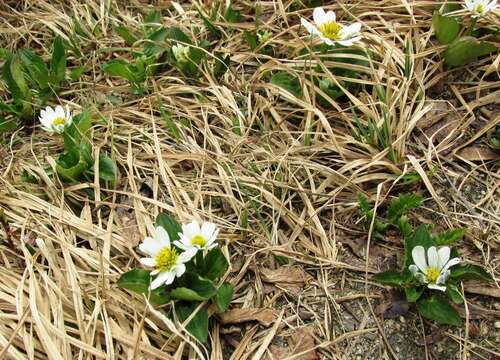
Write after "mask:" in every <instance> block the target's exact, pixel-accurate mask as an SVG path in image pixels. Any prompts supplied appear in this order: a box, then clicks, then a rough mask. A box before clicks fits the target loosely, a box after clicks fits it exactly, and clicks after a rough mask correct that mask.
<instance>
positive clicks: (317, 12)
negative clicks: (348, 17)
mask: <svg viewBox="0 0 500 360" xmlns="http://www.w3.org/2000/svg"><path fill="white" fill-rule="evenodd" d="M313 20H314V25H313V24H311V23H310V22H309V21H307V20H306V19H304V18H301V19H300V22H301V24H302V26H304V27H305V28H306V30H307V31H308V32H309V33H310V34H311V35H314V36H318V37H319V38H320V39H321V41H323V42H324V43H325V44H327V45H334V44H335V43H338V44H340V45H343V46H352V45H353V44H354V43H355V42H357V41H359V40H361V34H360V31H361V23H359V22H356V23H354V24H351V25H349V26H344V25H342V24H340V23H338V22H337V18H336V16H335V13H334V12H333V11H328V12H325V10H323V8H321V7H317V8H315V9H314V11H313Z"/></svg>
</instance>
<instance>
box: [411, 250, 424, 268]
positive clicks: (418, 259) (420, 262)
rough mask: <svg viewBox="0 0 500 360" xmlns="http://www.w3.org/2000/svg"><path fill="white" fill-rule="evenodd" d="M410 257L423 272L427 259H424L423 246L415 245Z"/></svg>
mask: <svg viewBox="0 0 500 360" xmlns="http://www.w3.org/2000/svg"><path fill="white" fill-rule="evenodd" d="M411 257H412V258H413V262H414V263H415V265H417V266H418V268H419V269H420V270H421V271H423V272H425V271H426V270H427V261H426V260H425V249H424V247H423V246H420V245H419V246H415V247H414V248H413V250H412V251H411Z"/></svg>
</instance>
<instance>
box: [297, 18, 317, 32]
mask: <svg viewBox="0 0 500 360" xmlns="http://www.w3.org/2000/svg"><path fill="white" fill-rule="evenodd" d="M300 23H301V24H302V26H303V27H305V28H306V30H307V31H308V32H309V34H311V35H318V36H319V35H321V32H320V31H319V30H318V29H316V27H315V26H314V25H313V24H311V23H310V22H309V21H307V20H306V19H300Z"/></svg>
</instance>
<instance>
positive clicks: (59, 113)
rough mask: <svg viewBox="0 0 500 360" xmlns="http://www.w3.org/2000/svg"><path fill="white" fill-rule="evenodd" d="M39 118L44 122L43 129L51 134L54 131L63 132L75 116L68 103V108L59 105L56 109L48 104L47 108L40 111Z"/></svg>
mask: <svg viewBox="0 0 500 360" xmlns="http://www.w3.org/2000/svg"><path fill="white" fill-rule="evenodd" d="M39 120H40V123H41V124H42V129H44V130H46V131H48V132H49V133H51V134H52V133H54V132H56V133H58V134H62V133H63V132H64V129H65V128H67V127H68V126H70V125H71V123H72V122H73V116H72V115H71V111H69V107H68V106H67V105H66V108H63V107H62V106H60V105H57V106H56V108H55V109H52V108H51V107H50V106H47V107H46V108H45V110H42V111H40V117H39Z"/></svg>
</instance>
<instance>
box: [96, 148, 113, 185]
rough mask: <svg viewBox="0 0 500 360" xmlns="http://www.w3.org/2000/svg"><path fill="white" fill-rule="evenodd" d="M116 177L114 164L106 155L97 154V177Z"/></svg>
mask: <svg viewBox="0 0 500 360" xmlns="http://www.w3.org/2000/svg"><path fill="white" fill-rule="evenodd" d="M115 177H116V165H115V162H114V161H113V160H111V158H110V157H108V156H107V155H104V154H101V155H99V178H100V179H101V180H104V181H114V180H115Z"/></svg>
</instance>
